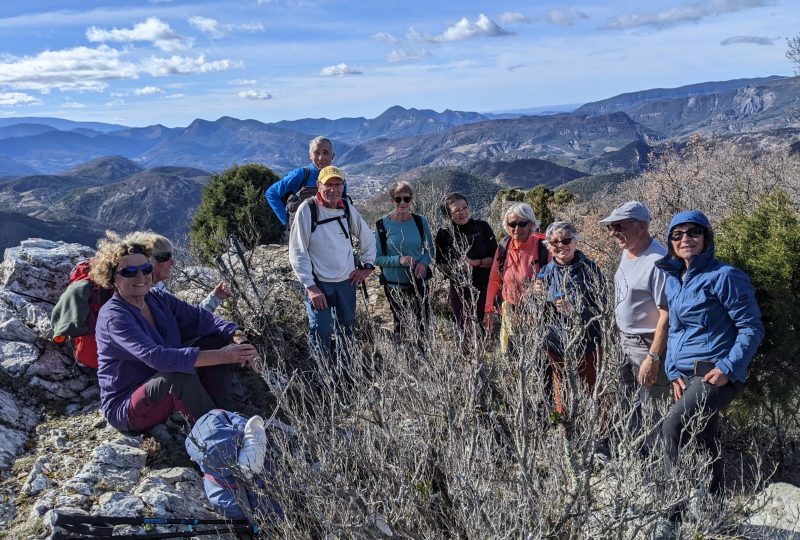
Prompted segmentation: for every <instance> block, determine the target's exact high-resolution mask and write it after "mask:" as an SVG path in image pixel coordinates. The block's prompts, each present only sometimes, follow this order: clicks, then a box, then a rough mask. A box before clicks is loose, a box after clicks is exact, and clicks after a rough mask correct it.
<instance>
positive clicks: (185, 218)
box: [36, 167, 209, 240]
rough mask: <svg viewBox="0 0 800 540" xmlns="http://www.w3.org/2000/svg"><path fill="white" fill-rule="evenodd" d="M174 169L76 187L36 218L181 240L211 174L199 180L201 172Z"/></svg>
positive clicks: (146, 171)
mask: <svg viewBox="0 0 800 540" xmlns="http://www.w3.org/2000/svg"><path fill="white" fill-rule="evenodd" d="M171 171H172V174H170V173H166V172H163V171H159V170H158V169H155V170H153V169H150V170H145V171H141V172H139V173H137V174H134V175H133V176H131V177H129V178H127V179H126V180H124V181H122V182H116V183H113V184H106V185H102V186H96V187H89V188H84V189H76V190H74V191H72V192H71V193H70V194H69V195H67V196H66V197H64V198H63V199H61V200H60V201H58V202H57V203H56V204H54V205H52V206H51V207H49V208H47V209H46V210H43V211H42V212H39V213H37V214H36V217H38V218H39V219H44V220H48V221H61V222H66V223H73V224H79V225H81V226H85V227H90V228H100V229H102V228H106V227H108V228H113V229H114V230H116V231H118V232H129V231H133V230H136V229H152V230H154V231H159V232H160V233H161V234H164V235H165V236H167V237H168V238H172V239H174V240H181V239H183V237H184V236H185V235H186V234H187V233H188V229H189V222H190V220H191V216H192V214H193V213H194V211H195V209H196V208H197V206H198V205H199V204H200V195H201V193H202V189H203V186H204V185H205V183H206V182H207V181H208V178H209V175H208V174H206V175H204V176H198V175H197V173H198V171H197V170H196V169H182V168H177V167H175V168H171ZM184 174H186V175H188V176H184Z"/></svg>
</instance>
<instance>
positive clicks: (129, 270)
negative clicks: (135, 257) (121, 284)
mask: <svg viewBox="0 0 800 540" xmlns="http://www.w3.org/2000/svg"><path fill="white" fill-rule="evenodd" d="M139 270H141V271H142V275H143V276H149V275H150V274H152V273H153V265H152V264H150V263H145V264H142V265H140V266H126V267H125V268H120V269H119V270H117V274H119V275H121V276H122V277H124V278H132V277H136V275H137V274H138V273H139Z"/></svg>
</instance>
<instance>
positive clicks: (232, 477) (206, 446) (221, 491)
mask: <svg viewBox="0 0 800 540" xmlns="http://www.w3.org/2000/svg"><path fill="white" fill-rule="evenodd" d="M246 424H247V418H245V417H243V416H242V415H240V414H238V413H235V412H230V411H226V410H223V409H214V410H211V411H209V412H207V413H206V414H204V415H203V416H201V417H200V418H198V420H197V422H196V423H195V425H194V427H193V428H192V431H191V432H190V433H189V436H188V437H186V442H185V446H186V452H187V453H188V454H189V458H191V460H192V461H194V462H195V463H197V464H198V465H199V466H200V470H201V471H202V472H203V487H204V488H205V491H206V497H208V500H209V502H210V503H211V504H213V505H214V507H216V508H217V509H218V510H219V511H220V512H221V513H222V514H223V515H224V516H225V517H226V518H228V519H248V517H247V516H248V515H250V516H253V515H255V516H258V517H263V516H264V515H265V513H271V514H272V515H274V516H277V517H283V509H282V508H281V507H280V505H279V504H278V503H277V502H275V501H274V500H273V499H271V498H270V497H269V496H267V495H266V494H265V493H264V488H266V487H267V481H269V482H274V481H275V480H276V476H277V475H276V466H275V461H276V459H277V457H278V455H279V454H278V450H277V447H276V445H275V444H274V442H273V441H272V438H271V437H270V436H269V433H267V453H266V458H265V460H264V471H263V472H262V473H261V474H260V475H259V476H256V477H254V478H253V480H251V481H250V483H249V486H248V482H246V481H245V480H244V479H243V475H242V473H241V472H240V470H239V468H238V465H237V463H238V461H237V460H238V456H239V451H240V450H241V448H242V439H243V438H244V427H245V425H246ZM248 487H250V488H252V487H255V488H257V492H256V491H253V490H251V489H248ZM245 502H246V503H247V505H248V506H249V508H246V509H244V510H243V509H242V508H241V506H240V505H241V504H242V503H245Z"/></svg>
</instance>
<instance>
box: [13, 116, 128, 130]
mask: <svg viewBox="0 0 800 540" xmlns="http://www.w3.org/2000/svg"><path fill="white" fill-rule="evenodd" d="M15 124H44V125H45V126H50V127H53V128H56V129H59V130H61V131H70V130H73V129H78V128H83V129H90V130H92V131H100V132H101V133H108V132H109V131H117V130H120V129H126V127H127V126H121V125H119V124H106V123H104V122H76V121H73V120H64V119H63V118H52V117H49V116H11V117H7V118H0V127H4V126H13V125H15Z"/></svg>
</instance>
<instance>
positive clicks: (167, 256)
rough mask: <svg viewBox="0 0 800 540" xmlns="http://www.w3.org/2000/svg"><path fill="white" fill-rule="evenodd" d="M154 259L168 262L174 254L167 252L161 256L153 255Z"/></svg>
mask: <svg viewBox="0 0 800 540" xmlns="http://www.w3.org/2000/svg"><path fill="white" fill-rule="evenodd" d="M153 258H154V259H155V260H157V261H158V262H167V261H169V260H171V259H172V252H171V251H167V252H166V253H162V254H161V255H153Z"/></svg>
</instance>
